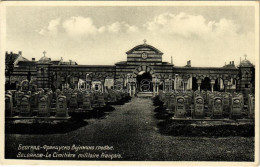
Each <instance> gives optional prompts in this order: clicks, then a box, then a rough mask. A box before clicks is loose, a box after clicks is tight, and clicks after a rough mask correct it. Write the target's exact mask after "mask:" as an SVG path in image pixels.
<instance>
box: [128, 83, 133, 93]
mask: <svg viewBox="0 0 260 167" xmlns="http://www.w3.org/2000/svg"><path fill="white" fill-rule="evenodd" d="M128 87H129V88H128V93H129V96H132V89H131V88H132V85H131V82H130V83H128Z"/></svg>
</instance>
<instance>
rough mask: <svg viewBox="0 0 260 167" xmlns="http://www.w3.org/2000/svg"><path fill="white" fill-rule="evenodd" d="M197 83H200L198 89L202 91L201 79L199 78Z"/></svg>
mask: <svg viewBox="0 0 260 167" xmlns="http://www.w3.org/2000/svg"><path fill="white" fill-rule="evenodd" d="M197 84H198V90H199V91H200V85H201V79H198V80H197Z"/></svg>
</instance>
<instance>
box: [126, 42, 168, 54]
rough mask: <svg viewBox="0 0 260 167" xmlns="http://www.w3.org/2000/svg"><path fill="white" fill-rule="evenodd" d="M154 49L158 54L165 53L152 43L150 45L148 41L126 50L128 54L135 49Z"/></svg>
mask: <svg viewBox="0 0 260 167" xmlns="http://www.w3.org/2000/svg"><path fill="white" fill-rule="evenodd" d="M147 49H149V50H152V51H155V52H156V53H157V54H163V53H162V52H161V51H160V50H158V49H156V48H155V47H153V46H151V45H148V44H146V43H144V44H141V45H137V46H135V47H134V48H132V49H130V50H129V51H127V52H126V54H130V53H132V52H133V51H142V50H144V51H145V50H147Z"/></svg>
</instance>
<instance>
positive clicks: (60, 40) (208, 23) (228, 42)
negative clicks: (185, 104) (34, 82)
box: [6, 6, 255, 67]
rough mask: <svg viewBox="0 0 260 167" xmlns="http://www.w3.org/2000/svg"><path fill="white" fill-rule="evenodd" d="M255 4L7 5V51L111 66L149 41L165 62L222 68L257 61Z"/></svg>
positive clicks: (35, 56)
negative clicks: (238, 5)
mask: <svg viewBox="0 0 260 167" xmlns="http://www.w3.org/2000/svg"><path fill="white" fill-rule="evenodd" d="M254 27H255V18H254V8H253V7H227V6H222V7H218V6H204V7H199V6H193V7H192V6H190V7H184V6H168V7H167V6H150V7H149V6H146V7H145V6H132V7H130V6H128V7H127V6H109V7H108V6H106V7H105V6H103V7H101V6H75V7H71V6H67V7H64V6H63V7H62V6H60V7H50V6H49V7H39V6H31V7H16V6H9V7H7V9H6V50H7V51H8V52H10V51H13V52H18V51H22V53H23V56H24V57H26V58H28V59H31V58H36V60H39V59H40V58H41V57H42V56H43V51H44V50H45V51H46V52H47V54H46V56H47V57H50V58H51V59H52V60H59V59H61V57H62V58H63V60H65V61H69V60H72V61H76V62H77V63H78V64H82V65H113V64H115V63H116V62H119V61H126V53H125V52H127V51H128V50H130V49H132V48H133V47H135V46H136V45H139V44H142V43H143V40H144V39H146V40H147V44H149V45H152V46H154V47H156V48H157V49H159V50H160V51H161V52H163V53H164V54H163V61H166V62H170V61H171V56H172V58H173V64H174V65H175V66H184V65H186V63H187V61H188V60H191V65H192V66H193V67H221V66H223V65H224V64H225V62H226V63H229V62H230V61H235V64H236V65H238V64H239V61H240V57H241V59H242V60H243V59H245V57H244V55H245V54H246V55H247V57H246V58H247V59H248V60H250V61H251V62H252V63H253V64H255V29H254Z"/></svg>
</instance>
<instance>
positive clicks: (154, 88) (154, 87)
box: [153, 83, 156, 96]
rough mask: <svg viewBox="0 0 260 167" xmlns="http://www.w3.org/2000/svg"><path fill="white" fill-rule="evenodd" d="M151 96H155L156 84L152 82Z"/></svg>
mask: <svg viewBox="0 0 260 167" xmlns="http://www.w3.org/2000/svg"><path fill="white" fill-rule="evenodd" d="M153 96H156V84H155V83H153Z"/></svg>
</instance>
